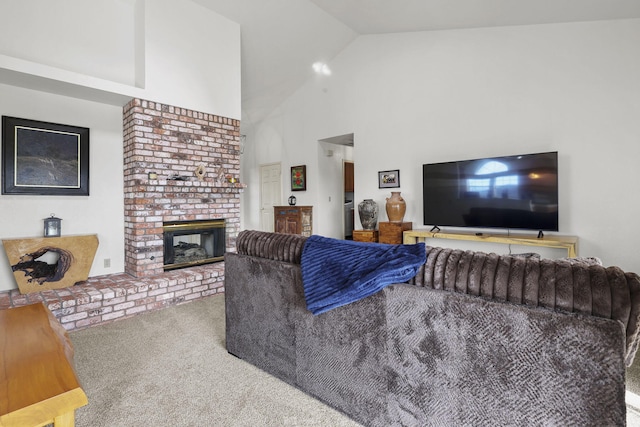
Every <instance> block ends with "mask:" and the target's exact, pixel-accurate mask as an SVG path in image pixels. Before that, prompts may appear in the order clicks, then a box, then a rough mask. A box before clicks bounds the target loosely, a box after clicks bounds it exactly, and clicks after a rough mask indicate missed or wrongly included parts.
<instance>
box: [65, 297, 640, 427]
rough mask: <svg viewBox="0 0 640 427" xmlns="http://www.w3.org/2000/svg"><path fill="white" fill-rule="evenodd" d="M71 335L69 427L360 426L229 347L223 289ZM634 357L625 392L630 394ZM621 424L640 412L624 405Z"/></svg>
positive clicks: (635, 381)
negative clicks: (73, 374) (73, 407)
mask: <svg viewBox="0 0 640 427" xmlns="http://www.w3.org/2000/svg"><path fill="white" fill-rule="evenodd" d="M69 335H70V337H71V341H72V342H73V345H74V348H75V364H76V371H77V373H78V377H79V379H80V382H81V384H82V386H83V388H84V390H85V393H86V394H87V397H88V399H89V404H88V405H87V406H85V407H83V408H80V409H78V410H77V411H76V426H77V427H107V426H108V427H138V426H141V427H142V426H145V427H147V426H174V427H182V426H194V427H195V426H224V427H226V426H229V427H241V426H252V427H257V426H274V427H275V426H278V427H281V426H296V427H298V426H300V427H307V426H308V427H320V426H322V427H325V426H331V427H356V426H359V425H360V424H358V423H356V422H354V421H353V420H351V419H349V418H348V417H346V416H345V415H344V414H342V413H340V412H338V411H335V410H333V409H332V408H330V407H328V406H326V405H324V404H323V403H321V402H320V401H318V400H316V399H314V398H312V397H310V396H308V395H306V394H305V393H303V392H301V391H300V390H298V389H296V388H295V387H292V386H290V385H288V384H286V383H284V382H282V381H280V380H278V379H276V378H274V377H272V376H271V375H268V374H266V373H264V372H263V371H261V370H259V369H257V368H255V367H254V366H252V365H250V364H248V363H246V362H244V361H242V360H240V359H238V358H236V357H234V356H231V355H230V354H229V353H227V350H226V347H225V315H224V295H217V296H212V297H208V298H205V299H202V300H197V301H194V302H190V303H188V304H183V305H178V306H174V307H169V308H166V309H163V310H160V311H156V312H152V313H145V314H141V315H138V316H136V317H132V318H129V319H124V320H120V321H117V322H114V323H110V324H107V325H101V326H94V327H91V328H89V329H84V330H81V331H75V332H71V333H70V334H69ZM636 362H637V363H634V366H633V367H632V368H630V369H629V370H628V371H627V388H628V390H629V391H634V392H636V393H638V392H639V391H640V355H639V357H637V358H636ZM638 409H640V408H638ZM627 425H628V426H629V427H640V413H639V412H636V411H634V410H631V409H630V410H628V411H627Z"/></svg>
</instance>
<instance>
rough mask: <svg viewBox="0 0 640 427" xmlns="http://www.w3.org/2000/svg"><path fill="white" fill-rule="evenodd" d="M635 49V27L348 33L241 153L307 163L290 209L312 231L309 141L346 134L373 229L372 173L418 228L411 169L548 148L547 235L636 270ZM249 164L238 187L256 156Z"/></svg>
mask: <svg viewBox="0 0 640 427" xmlns="http://www.w3.org/2000/svg"><path fill="white" fill-rule="evenodd" d="M638 45H640V20H620V21H601V22H589V23H574V24H554V25H536V26H520V27H503V28H484V29H471V30H453V31H434V32H418V33H408V34H388V35H372V36H361V37H359V38H358V39H356V41H355V42H354V43H352V44H351V45H350V46H348V47H347V49H345V50H344V51H343V52H342V53H341V54H340V55H339V56H338V57H337V58H335V59H334V60H333V61H332V62H331V64H330V66H331V68H332V70H333V75H332V76H331V77H330V78H326V79H322V80H320V79H317V80H314V81H310V82H308V83H307V84H306V85H305V86H304V87H303V88H301V89H300V90H299V91H298V92H297V93H296V94H294V95H293V96H292V97H291V98H290V99H288V100H287V101H286V102H285V103H284V104H283V105H281V107H280V109H279V111H278V118H277V120H275V119H272V118H269V119H267V120H265V121H264V122H263V123H262V124H260V125H257V126H256V127H255V128H253V129H252V130H251V131H252V134H253V135H254V137H255V139H254V140H253V141H251V142H252V143H251V144H247V145H248V148H247V149H249V150H250V149H252V148H254V147H256V146H259V147H261V148H260V150H262V151H267V150H268V148H265V147H273V148H274V149H275V150H276V151H277V152H283V153H287V155H286V156H283V170H286V169H287V168H288V167H290V166H293V165H294V164H305V163H306V164H307V172H308V174H309V175H310V177H309V186H310V190H309V191H307V193H308V194H307V195H306V197H305V201H304V203H305V204H313V205H314V207H315V212H314V215H315V219H316V221H314V227H315V228H314V231H315V232H316V233H318V234H325V235H333V234H334V231H333V228H332V227H331V226H330V225H329V224H328V223H327V222H325V221H323V218H324V217H325V213H327V212H330V211H331V210H332V209H333V206H332V205H331V203H332V202H328V201H327V200H325V199H324V196H325V193H324V190H320V183H319V181H320V180H323V182H324V181H326V177H325V176H324V175H323V174H322V172H321V171H320V168H319V165H318V163H319V149H318V148H317V145H318V143H317V140H318V139H321V138H325V137H327V136H332V135H341V134H345V133H350V132H354V133H355V135H356V138H355V148H354V154H353V158H354V162H355V185H356V195H355V199H356V202H359V201H361V200H362V199H364V198H373V199H374V200H376V201H377V202H378V204H379V206H380V209H381V211H382V212H383V213H381V215H380V220H381V221H384V220H386V214H385V213H384V202H385V198H386V197H388V196H389V194H390V193H389V191H387V190H381V189H378V185H377V171H380V170H389V169H400V171H401V188H400V190H401V191H402V194H403V196H404V198H405V199H406V201H407V205H408V208H407V214H406V216H405V221H411V222H413V226H414V229H416V228H425V227H426V226H424V225H422V194H421V192H422V183H421V179H422V170H421V167H422V164H424V163H428V162H438V161H449V160H460V159H469V158H477V157H485V156H494V155H507V154H519V153H531V152H541V151H555V150H557V151H558V152H559V163H560V164H559V167H560V178H559V179H560V230H561V232H560V234H569V235H577V236H579V238H580V255H583V256H598V257H601V258H602V259H603V261H604V262H605V264H616V265H620V266H621V267H623V268H624V269H627V270H631V271H637V272H640V258H638V257H637V256H636V255H635V244H636V242H637V241H640V227H638V226H637V223H636V221H637V216H638V215H637V213H638V212H639V211H640V198H638V197H637V196H636V191H635V189H634V187H633V185H634V184H635V183H636V182H639V181H640V171H639V169H638V167H637V159H638V156H639V155H640V141H639V139H640V120H638V117H640V102H638V100H639V99H640V78H638V76H640V51H638V49H637V46H638ZM245 152H246V150H245ZM249 157H251V158H252V164H247V165H244V167H245V170H244V172H243V173H244V174H245V176H247V178H248V179H249V180H251V175H252V174H255V173H256V170H255V165H256V164H259V163H263V157H261V156H253V155H252V154H250V155H249ZM258 190H259V189H258V188H256V187H255V186H253V187H252V186H250V187H249V188H248V190H247V191H248V194H246V195H245V197H246V198H248V197H252V196H253V195H254V194H258V193H257V192H258ZM296 196H298V195H296ZM300 199H301V198H300V197H298V200H299V201H300ZM336 202H341V201H340V200H338V201H336ZM245 214H247V213H246V212H245ZM246 218H247V217H245V219H246ZM356 225H357V226H358V225H359V221H358V220H357V219H356ZM245 228H257V226H256V224H255V223H252V222H251V221H249V220H247V221H246V222H245ZM334 237H335V236H334ZM443 244H445V243H443ZM446 244H447V245H450V246H453V245H454V243H453V242H448V243H446ZM456 246H458V247H470V248H475V247H473V245H469V244H464V243H460V244H459V245H458V244H456ZM476 249H477V248H476ZM480 249H482V250H495V251H497V252H506V251H507V250H508V249H507V248H505V247H504V246H502V247H501V246H498V247H496V248H492V247H488V246H481V247H480ZM512 250H513V251H531V248H512ZM538 252H540V253H542V254H543V255H544V256H558V255H562V254H556V253H554V254H547V251H543V250H540V251H538Z"/></svg>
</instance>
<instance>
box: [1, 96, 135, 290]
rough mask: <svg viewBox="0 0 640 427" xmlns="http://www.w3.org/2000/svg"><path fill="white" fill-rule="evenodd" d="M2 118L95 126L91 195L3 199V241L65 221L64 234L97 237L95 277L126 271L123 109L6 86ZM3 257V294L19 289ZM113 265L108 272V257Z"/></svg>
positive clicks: (91, 148)
mask: <svg viewBox="0 0 640 427" xmlns="http://www.w3.org/2000/svg"><path fill="white" fill-rule="evenodd" d="M0 112H1V113H2V115H6V116H14V117H24V118H29V119H33V120H42V121H48V122H54V123H62V124H68V125H73V126H81V127H88V128H90V141H89V154H90V160H89V191H90V195H89V197H86V196H20V195H2V196H0V218H1V220H0V237H1V238H2V239H6V238H22V237H41V236H42V234H43V224H44V223H43V219H44V218H47V217H49V215H50V214H51V213H55V214H56V216H57V217H58V218H62V235H64V236H67V235H72V234H97V235H98V240H99V242H100V243H99V245H98V251H97V253H96V258H95V260H94V263H93V266H92V268H91V271H90V273H89V275H90V276H98V275H102V274H108V273H117V272H122V271H124V198H123V190H122V189H123V164H122V152H123V147H122V109H121V108H118V107H114V106H111V105H104V104H99V103H95V102H89V101H79V100H77V99H74V98H68V97H64V96H59V95H52V94H48V93H43V92H37V91H32V90H27V89H22V88H16V87H13V86H7V85H0ZM2 252H3V253H2V256H0V291H1V290H5V289H12V288H15V287H17V286H16V284H15V280H14V278H13V274H12V272H11V267H10V265H9V262H8V260H7V257H6V254H5V253H4V251H2ZM105 258H108V259H110V260H111V267H110V268H104V267H103V266H104V259H105Z"/></svg>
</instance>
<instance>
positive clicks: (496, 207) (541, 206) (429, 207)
mask: <svg viewBox="0 0 640 427" xmlns="http://www.w3.org/2000/svg"><path fill="white" fill-rule="evenodd" d="M422 174H423V175H422V176H423V203H424V224H425V225H433V226H452V227H478V228H517V229H530V230H540V231H558V153H557V152H549V153H536V154H523V155H517V156H505V157H492V158H485V159H475V160H462V161H457V162H447V163H430V164H425V165H423V166H422Z"/></svg>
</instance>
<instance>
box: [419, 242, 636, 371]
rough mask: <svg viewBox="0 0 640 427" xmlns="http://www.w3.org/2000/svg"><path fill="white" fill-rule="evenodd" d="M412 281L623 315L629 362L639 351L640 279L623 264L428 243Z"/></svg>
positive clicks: (487, 295)
mask: <svg viewBox="0 0 640 427" xmlns="http://www.w3.org/2000/svg"><path fill="white" fill-rule="evenodd" d="M410 283H411V284H414V285H417V286H424V287H429V288H433V289H444V290H448V291H455V292H459V293H465V294H470V295H475V296H482V297H484V298H488V299H493V300H497V301H509V302H511V303H514V304H524V305H528V306H533V307H546V308H550V309H554V310H561V311H565V312H569V313H582V314H587V315H592V316H597V317H603V318H606V319H614V320H619V321H620V322H622V324H623V325H624V329H625V331H626V361H627V365H628V366H631V362H633V358H634V356H635V353H636V349H637V341H638V328H639V326H640V325H639V324H638V314H640V313H639V312H638V310H640V280H639V278H638V275H637V274H635V273H625V272H623V271H622V270H621V269H620V268H618V267H606V268H605V267H603V266H602V265H599V264H597V263H591V262H570V261H568V260H549V259H540V258H534V257H528V258H523V257H518V256H508V255H505V256H500V255H496V254H485V253H482V252H473V251H462V250H459V249H447V248H433V247H427V261H426V263H425V265H424V266H423V268H421V269H420V271H419V272H418V274H417V275H416V277H415V278H414V279H412V280H411V282H410Z"/></svg>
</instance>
